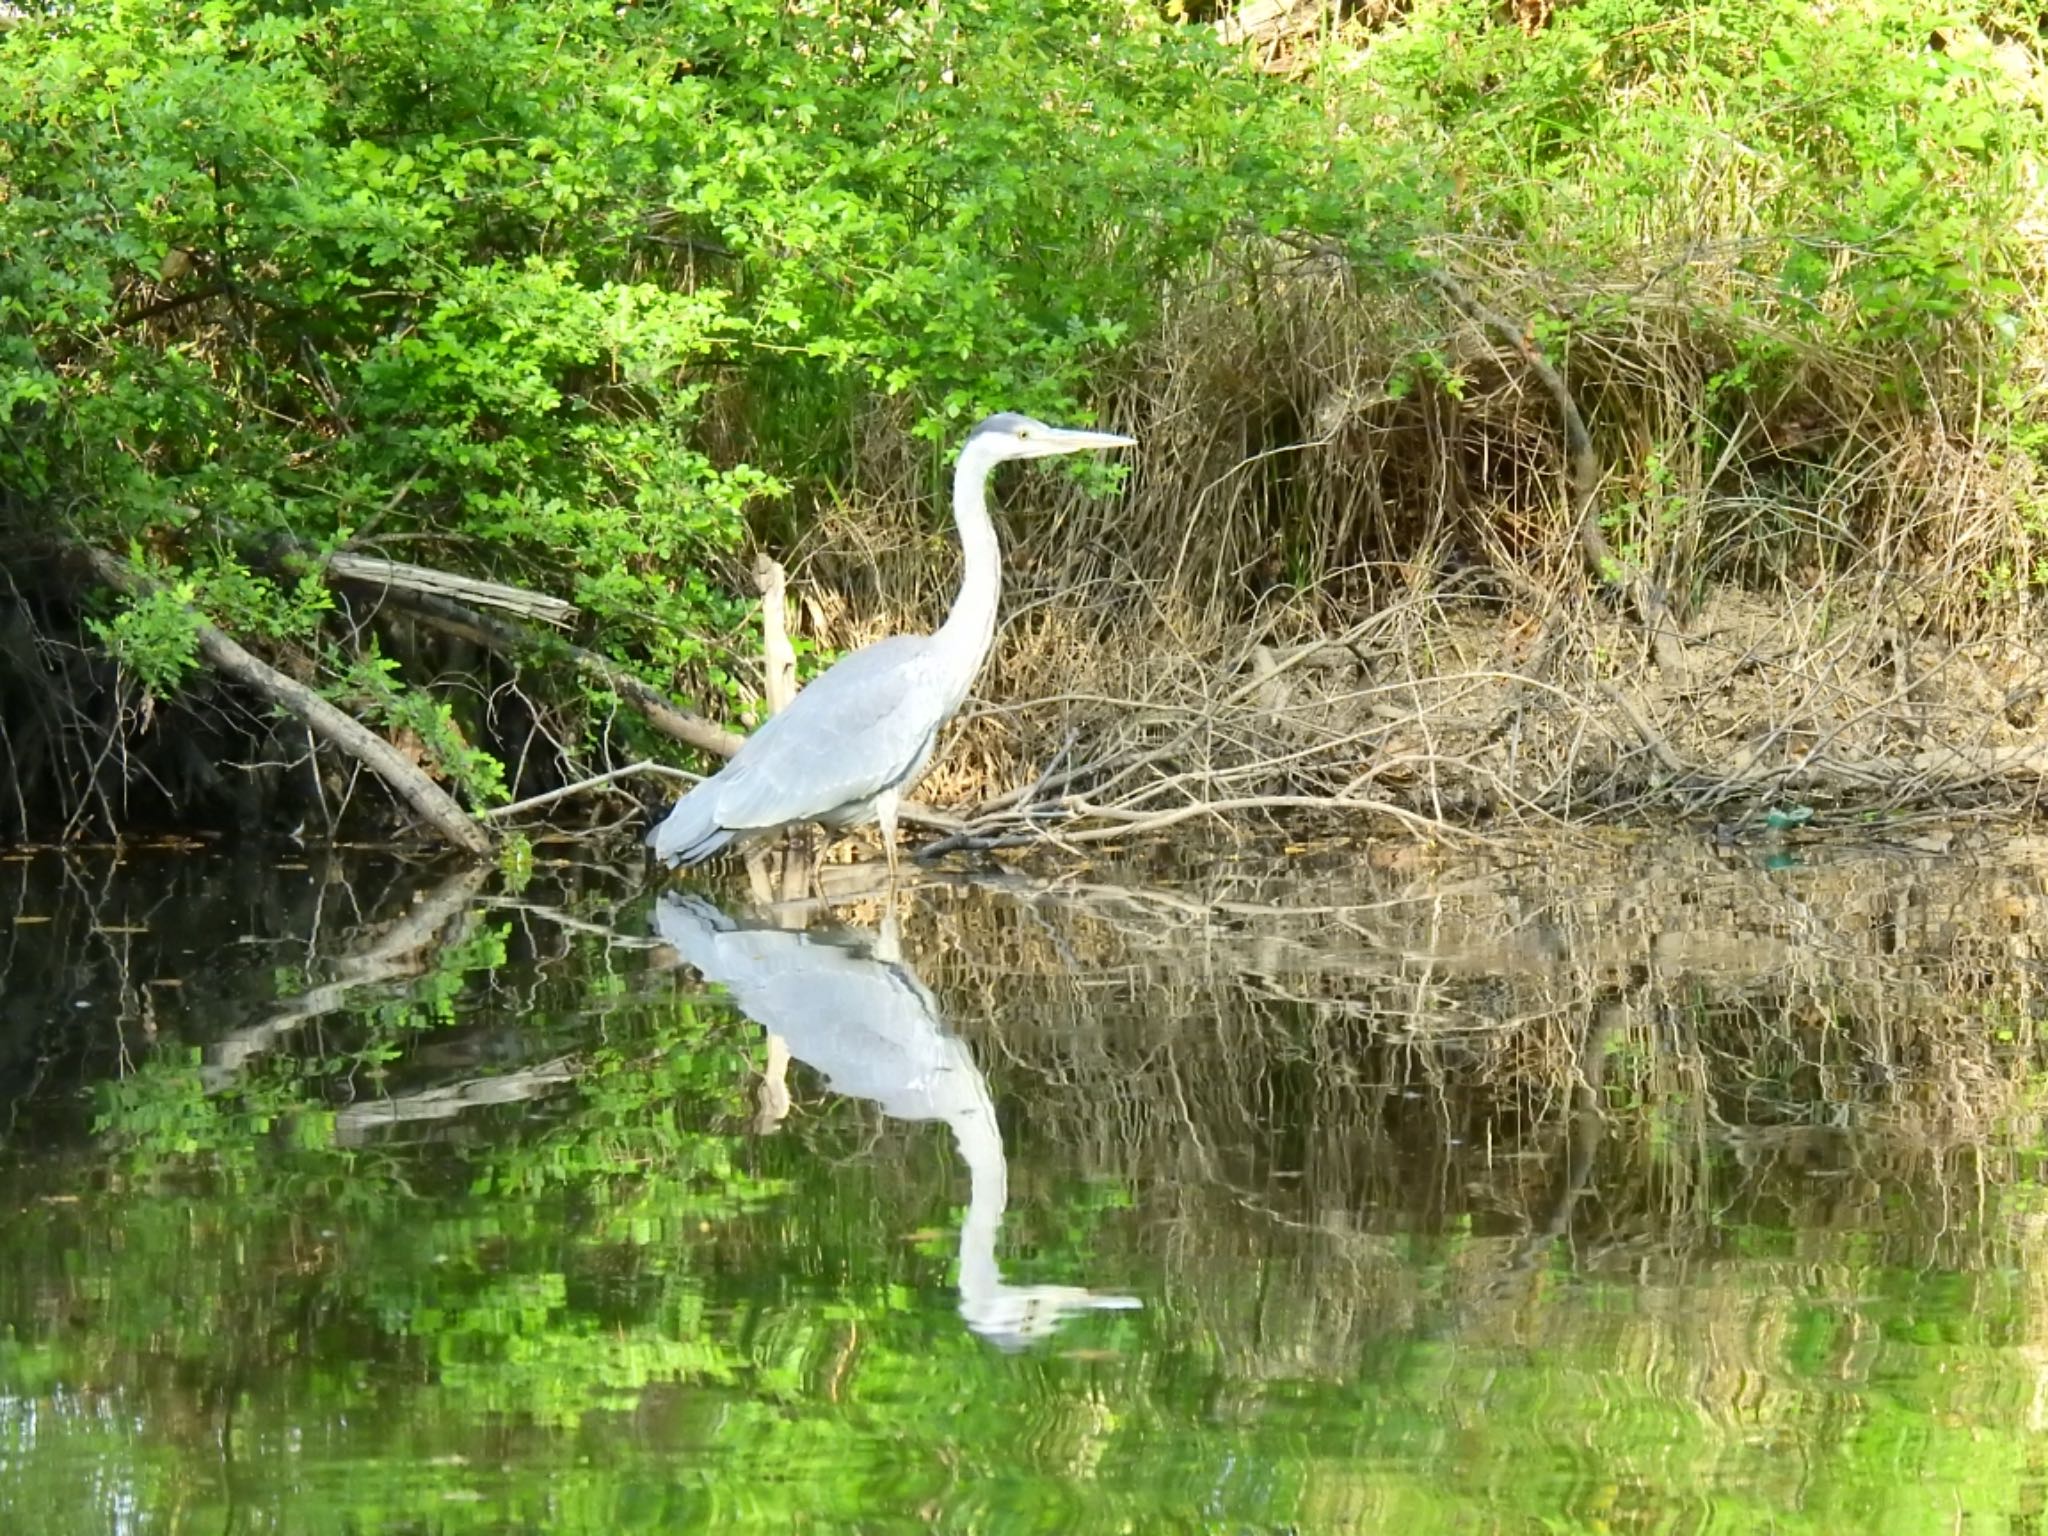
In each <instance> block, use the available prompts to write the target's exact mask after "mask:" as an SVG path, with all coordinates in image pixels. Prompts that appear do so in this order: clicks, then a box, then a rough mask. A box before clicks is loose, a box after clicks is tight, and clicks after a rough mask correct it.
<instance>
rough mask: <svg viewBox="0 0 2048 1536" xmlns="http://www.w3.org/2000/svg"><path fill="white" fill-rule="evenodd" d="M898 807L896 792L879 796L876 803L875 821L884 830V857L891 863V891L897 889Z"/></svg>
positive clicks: (890, 791) (892, 791) (891, 791)
mask: <svg viewBox="0 0 2048 1536" xmlns="http://www.w3.org/2000/svg"><path fill="white" fill-rule="evenodd" d="M896 805H897V794H896V791H895V790H893V789H892V790H889V791H888V792H887V793H885V794H883V795H881V796H879V797H878V798H877V799H876V801H875V820H876V821H877V822H879V823H880V824H881V828H882V857H883V858H885V859H887V860H888V861H889V889H890V890H892V891H893V890H895V889H896Z"/></svg>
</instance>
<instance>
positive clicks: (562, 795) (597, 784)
mask: <svg viewBox="0 0 2048 1536" xmlns="http://www.w3.org/2000/svg"><path fill="white" fill-rule="evenodd" d="M642 773H647V774H653V775H655V776H656V777H658V778H665V779H681V780H683V781H684V782H685V783H691V784H694V783H696V782H697V780H698V778H699V775H697V774H694V773H687V772H685V771H684V770H683V769H681V768H671V767H669V766H668V764H666V763H645V762H642V763H628V764H626V766H625V767H623V768H613V769H611V770H610V771H609V772H606V773H595V774H592V775H591V776H590V777H589V778H587V779H578V780H577V781H576V782H575V783H574V784H564V785H562V786H561V787H560V788H559V789H551V790H548V791H547V792H546V793H544V794H538V795H528V796H527V797H526V798H525V799H524V800H514V801H513V802H512V803H511V804H510V805H499V806H493V807H492V808H491V809H490V810H488V811H485V812H484V813H483V815H482V818H481V819H482V820H484V821H502V820H504V819H506V818H508V817H512V816H519V815H523V814H524V813H525V812H527V811H536V810H539V809H540V808H541V807H542V806H544V805H553V804H554V803H555V802H556V801H557V800H566V799H568V798H569V797H570V796H571V795H580V794H582V793H583V791H585V790H586V789H599V788H602V787H603V786H604V785H606V784H610V783H613V782H615V781H616V780H619V779H629V778H632V777H633V776H634V775H635V774H642Z"/></svg>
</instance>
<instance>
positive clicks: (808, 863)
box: [782, 822, 823, 901]
mask: <svg viewBox="0 0 2048 1536" xmlns="http://www.w3.org/2000/svg"><path fill="white" fill-rule="evenodd" d="M822 857H823V856H822V854H821V853H820V852H819V848H818V842H817V829H816V828H814V827H813V826H812V825H811V824H810V823H809V822H804V823H803V824H802V825H801V826H796V827H792V828H790V831H789V836H788V837H786V838H785V839H783V844H782V899H783V900H784V901H802V900H803V899H804V897H806V896H808V895H810V894H811V893H812V892H814V891H817V892H819V894H821V895H822V894H823V892H822V891H821V890H820V887H819V875H818V865H819V863H820V861H821V859H822Z"/></svg>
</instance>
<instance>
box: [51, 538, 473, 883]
mask: <svg viewBox="0 0 2048 1536" xmlns="http://www.w3.org/2000/svg"><path fill="white" fill-rule="evenodd" d="M85 558H86V561H87V563H88V564H89V565H90V566H91V567H92V570H93V572H94V573H95V574H96V575H98V576H99V577H100V579H101V580H103V581H105V582H106V583H107V584H108V585H109V586H112V587H116V588H118V589H119V590H121V591H123V592H126V593H129V594H130V595H131V596H132V595H142V594H146V593H148V592H150V591H151V590H153V586H152V583H150V582H149V581H148V580H147V578H145V577H143V576H141V575H140V574H138V573H137V572H136V571H135V570H133V569H132V568H131V567H130V566H128V565H127V564H126V563H125V562H124V561H121V560H117V559H115V558H114V557H113V556H112V555H110V554H107V553H105V552H104V551H102V550H97V549H89V550H86V551H85ZM192 617H193V622H194V624H195V625H196V627H197V630H198V637H199V651H200V654H201V655H203V656H204V657H205V658H206V659H207V661H208V662H210V663H211V664H212V665H213V666H214V667H215V668H216V669H217V670H218V671H220V672H223V673H225V674H227V675H228V676H229V677H232V678H234V679H235V680H236V681H237V682H240V683H244V684H246V685H247V686H248V687H250V688H253V689H254V690H255V691H256V692H258V693H260V694H261V695H263V697H265V698H266V699H269V700H270V701H271V702H272V703H274V704H276V705H278V706H280V707H281V708H283V709H286V710H289V711H290V712H291V713H292V714H294V715H296V716H298V718H299V719H300V720H302V721H304V722H305V724H306V726H307V728H308V729H310V730H311V731H312V732H313V733H314V734H315V735H317V736H319V737H320V738H321V739H322V740H323V741H325V742H327V743H328V744H329V745H330V746H333V747H335V748H337V749H339V750H340V751H342V752H344V753H346V754H347V755H348V756H349V757H352V758H354V759H355V760H356V761H357V762H359V763H361V764H362V765H363V766H364V767H366V768H368V769H369V770H370V771H371V772H372V773H374V774H376V775H377V777H379V778H380V779H382V780H383V781H384V782H385V783H386V784H388V785H389V786H390V787H391V790H392V792H393V793H394V794H396V795H398V797H399V798H400V799H402V800H404V801H405V803H406V804H408V805H410V806H411V807H412V808H413V809H414V810H415V811H417V812H418V813H419V815H420V817H421V819H423V820H424V821H425V822H426V823H427V824H428V825H429V826H431V827H432V828H433V829H434V830H435V831H436V832H438V833H440V834H441V836H442V837H443V838H445V839H446V840H447V841H448V842H449V843H451V844H453V845H454V846H455V847H457V848H460V849H461V850H462V851H463V852H465V853H469V854H474V855H476V856H477V857H483V856H484V855H487V854H488V853H490V851H491V839H490V834H489V833H487V832H485V831H484V829H483V827H482V826H481V825H479V824H478V823H477V821H476V820H474V819H473V818H472V817H471V816H470V815H469V814H468V813H467V812H465V811H464V810H463V809H462V807H461V806H460V805H458V804H457V803H456V801H455V799H454V797H453V796H452V795H450V794H449V793H448V792H447V791H446V790H444V789H443V788H441V786H440V785H438V784H436V783H435V782H434V781H433V780H432V779H431V778H429V777H428V776H427V775H426V774H425V773H424V772H422V771H421V770H420V769H419V768H418V767H416V766H414V765H413V764H412V763H411V762H409V761H408V760H407V759H406V758H405V756H404V755H403V754H402V753H400V752H399V751H398V750H397V748H395V747H393V746H392V745H391V743H390V742H388V741H386V740H385V739H384V738H383V737H382V736H379V735H378V734H377V733H376V732H375V731H373V730H371V729H370V728H369V727H368V726H366V725H364V724H363V723H362V722H361V721H359V720H356V719H355V718H354V717H353V716H350V715H347V714H344V713H343V712H342V711H341V710H339V709H336V708H335V707H334V706H333V705H332V704H330V703H328V702H327V700H325V699H323V698H321V697H320V695H319V694H317V693H315V692H314V691H313V690H312V689H310V688H308V687H307V686H306V685H305V684H303V683H301V682H297V681H295V680H294V679H292V678H289V677H287V676H285V674H284V673H282V672H280V671H278V670H277V669H276V668H275V667H272V666H269V665H267V664H266V663H264V662H261V661H259V660H257V659H256V658H255V657H254V656H252V655H250V654H249V653H248V652H247V651H246V650H244V649H243V648H242V647H241V646H240V645H238V644H236V643H235V641H234V640H232V639H230V638H229V637H228V636H227V635H225V634H223V633H222V632H221V631H220V630H218V629H216V628H215V627H214V626H213V625H212V624H210V623H208V622H207V621H206V619H204V618H203V617H201V616H200V615H199V614H198V613H196V612H194V613H193V615H192Z"/></svg>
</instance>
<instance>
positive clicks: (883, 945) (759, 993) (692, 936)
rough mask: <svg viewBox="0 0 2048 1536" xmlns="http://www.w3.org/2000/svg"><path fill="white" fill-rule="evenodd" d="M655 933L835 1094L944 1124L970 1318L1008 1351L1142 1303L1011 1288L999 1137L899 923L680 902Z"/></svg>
mask: <svg viewBox="0 0 2048 1536" xmlns="http://www.w3.org/2000/svg"><path fill="white" fill-rule="evenodd" d="M655 928H656V931H658V932H659V933H660V934H661V936H662V938H663V939H665V940H666V941H667V942H668V943H669V944H670V945H672V946H673V947H674V948H675V950H676V952H677V953H678V954H679V955H681V956H682V958H683V961H684V963H686V964H687V965H689V966H690V967H691V968H693V969H694V970H696V971H697V972H699V973H700V974H701V975H702V976H703V977H704V979H705V980H706V981H715V982H718V983H720V984H721V985H723V986H724V987H725V988H726V989H727V991H729V992H730V993H731V994H732V999H733V1001H734V1002H735V1003H737V1004H738V1005H739V1008H740V1011H741V1012H743V1013H745V1014H746V1015H747V1017H748V1018H750V1019H752V1020H753V1021H754V1022H755V1023H757V1024H759V1025H760V1026H761V1027H762V1028H763V1029H765V1030H767V1031H768V1035H769V1041H770V1049H771V1051H773V1050H775V1049H776V1046H777V1043H778V1042H779V1043H780V1045H781V1046H783V1047H786V1048H787V1050H788V1053H789V1055H790V1057H791V1058H793V1059H795V1060H797V1061H801V1062H805V1063H807V1064H808V1065H810V1066H811V1067H812V1068H814V1069H815V1070H816V1071H818V1072H819V1073H820V1074H821V1075H822V1076H823V1077H824V1079H825V1081H826V1084H827V1086H828V1087H830V1088H831V1089H832V1090H833V1092H835V1093H842V1094H845V1095H847V1096H849V1097H851V1098H860V1099H867V1100H869V1101H871V1102H872V1103H874V1104H877V1105H879V1106H880V1107H881V1110H882V1113H884V1114H885V1115H889V1116H891V1117H892V1118H894V1119H897V1120H943V1121H945V1122H946V1124H947V1125H948V1126H949V1127H951V1128H952V1132H953V1141H954V1144H955V1145H956V1146H957V1147H958V1148H959V1150H960V1160H961V1161H962V1162H964V1163H965V1164H966V1165H967V1174H968V1196H967V1216H966V1220H965V1221H963V1222H962V1223H961V1227H960V1316H961V1317H962V1318H963V1319H964V1320H965V1321H966V1323H967V1326H968V1327H969V1328H971V1329H973V1330H974V1332H976V1333H977V1334H979V1335H981V1337H983V1338H985V1339H987V1340H989V1341H990V1342H992V1343H994V1344H996V1345H998V1346H1000V1347H1001V1348H1003V1349H1012V1350H1014V1349H1021V1348H1023V1347H1024V1346H1025V1345H1027V1344H1030V1343H1033V1342H1035V1341H1036V1340H1039V1339H1043V1338H1045V1337H1047V1336H1048V1335H1050V1334H1051V1333H1052V1332H1053V1330H1054V1329H1056V1328H1057V1327H1058V1326H1059V1324H1060V1322H1061V1320H1062V1319H1063V1318H1065V1317H1067V1316H1068V1315H1069V1314H1071V1313H1075V1312H1082V1311H1089V1310H1097V1309H1125V1308H1132V1307H1136V1306H1138V1305H1140V1303H1139V1301H1138V1299H1137V1298H1136V1297H1134V1296H1115V1295H1105V1294H1103V1293H1101V1292H1098V1291H1090V1290H1084V1289H1082V1288H1080V1287H1077V1286H1068V1285H1011V1284H1009V1283H1007V1282H1006V1281H1005V1280H1004V1279H1003V1276H1002V1271H1001V1269H1000V1267H999V1266H998V1265H997V1263H996V1234H997V1232H998V1231H999V1230H1000V1228H1001V1227H1002V1222H1003V1208H1004V1206H1005V1204H1006V1203H1007V1201H1008V1199H1009V1165H1008V1163H1007V1161H1006V1160H1005V1158H1004V1156H1003V1137H1002V1132H1001V1131H1000V1130H999V1129H998V1128H997V1125H996V1109H995V1105H994V1103H993V1102H992V1101H991V1100H990V1098H989V1092H988V1080H987V1079H986V1078H984V1077H983V1076H982V1075H981V1070H980V1068H978V1067H976V1066H975V1064H974V1058H973V1057H972V1056H971V1055H969V1054H968V1050H967V1043H966V1042H965V1041H964V1040H962V1039H961V1038H960V1037H959V1036H958V1035H956V1034H954V1033H952V1032H951V1031H950V1030H948V1029H947V1028H946V1026H945V1024H944V1022H943V1021H942V1020H941V1018H940V1016H939V1007H938V1002H937V1000H936V999H935V998H934V997H933V996H932V994H931V993H930V992H929V991H928V990H927V989H926V988H925V985H924V983H923V982H921V981H919V980H918V978H917V974H916V973H915V972H914V971H912V970H911V968H910V967H909V965H908V964H907V963H905V961H904V960H903V958H902V956H901V954H900V953H899V952H898V950H897V946H896V934H895V924H894V920H893V918H892V919H889V920H886V921H885V922H884V925H883V929H882V932H881V934H880V935H874V934H868V933H863V932H860V931H858V930H855V929H846V928H839V929H821V930H811V931H800V930H792V929H787V928H776V927H770V926H766V925H762V924H754V923H743V922H741V921H739V920H737V919H735V918H733V917H730V916H728V915H727V914H726V913H724V912H722V911H721V910H719V908H717V907H715V906H713V905H712V904H711V903H710V902H708V901H706V900H704V899H703V898H702V897H699V896H687V895H681V894H670V895H667V896H664V897H663V898H662V900H661V901H660V902H659V903H658V904H657V906H656V907H655Z"/></svg>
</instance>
